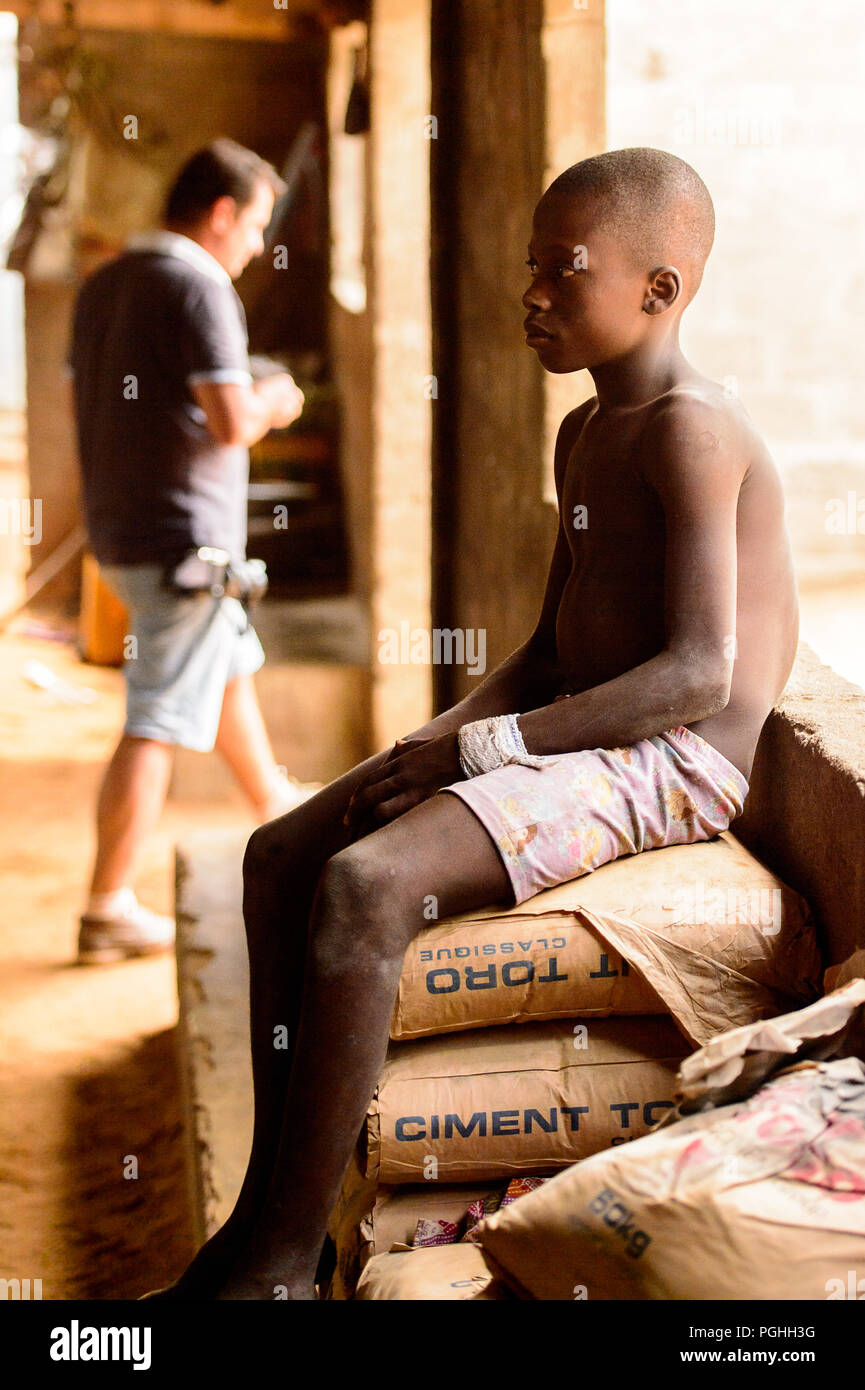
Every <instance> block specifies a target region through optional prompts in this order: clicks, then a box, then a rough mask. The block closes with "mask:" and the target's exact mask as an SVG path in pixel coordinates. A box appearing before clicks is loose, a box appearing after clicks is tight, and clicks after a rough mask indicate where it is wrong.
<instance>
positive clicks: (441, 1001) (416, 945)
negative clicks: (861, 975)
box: [391, 832, 821, 1044]
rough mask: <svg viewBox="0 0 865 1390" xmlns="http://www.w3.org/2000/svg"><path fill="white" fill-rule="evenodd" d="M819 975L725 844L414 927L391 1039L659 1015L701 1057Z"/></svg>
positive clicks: (801, 939)
mask: <svg viewBox="0 0 865 1390" xmlns="http://www.w3.org/2000/svg"><path fill="white" fill-rule="evenodd" d="M820 969H821V963H820V959H819V956H818V952H817V944H816V938H815V932H814V924H813V921H812V919H811V916H810V913H809V911H808V908H807V905H806V904H805V902H804V901H803V899H802V898H801V897H799V895H798V894H797V893H795V892H793V890H792V889H790V888H788V887H786V886H785V885H784V884H783V883H782V882H781V880H780V879H778V878H776V876H775V875H774V874H772V873H771V872H770V871H769V870H768V869H767V868H765V866H764V865H762V864H761V863H760V861H759V860H758V859H755V858H754V856H753V855H752V854H750V853H749V851H748V850H746V849H745V847H744V845H741V844H739V842H738V841H737V840H736V839H735V838H734V837H733V836H732V835H731V834H730V833H729V832H725V833H724V834H722V835H719V836H717V837H716V838H715V839H712V840H707V841H699V842H697V843H695V844H690V845H672V846H669V847H668V848H666V849H658V850H648V851H646V852H644V853H642V854H638V855H627V856H625V857H624V858H621V859H616V860H614V861H613V862H612V863H609V864H604V865H602V867H601V868H600V869H596V870H595V871H594V872H593V873H590V874H586V875H584V876H583V877H582V878H579V879H575V880H573V881H572V882H571V883H566V884H561V885H560V886H559V887H557V888H551V889H548V890H546V891H545V892H543V893H539V894H538V895H537V896H536V897H534V898H530V899H529V900H528V902H525V903H522V904H520V906H519V907H515V908H510V909H502V908H498V909H496V908H487V909H482V910H480V911H476V912H472V913H464V914H462V915H461V916H459V917H451V918H448V919H447V920H446V921H442V922H439V923H436V924H435V925H433V926H430V927H427V928H424V930H423V931H422V932H421V933H420V934H419V935H418V936H417V937H416V938H415V940H414V941H413V942H412V944H411V945H410V946H409V948H408V950H407V952H406V956H405V963H404V965H403V972H402V978H401V980H400V986H399V993H398V996H397V1000H396V1005H395V1008H394V1014H393V1019H392V1022H391V1037H392V1038H394V1039H406V1038H415V1037H421V1036H427V1035H429V1034H435V1033H447V1032H452V1031H456V1030H461V1029H468V1028H481V1027H488V1026H489V1025H491V1024H500V1023H513V1022H520V1021H523V1020H526V1019H530V1018H531V1019H548V1018H574V1017H577V1016H579V1017H584V1016H599V1015H600V1016H603V1015H609V1014H652V1013H661V1012H668V1011H669V1012H670V1013H672V1014H673V1016H674V1018H676V1019H677V1021H678V1023H679V1025H680V1027H681V1028H682V1030H683V1032H684V1033H685V1034H686V1036H687V1037H688V1038H689V1039H690V1040H691V1041H692V1042H694V1043H698V1044H699V1043H703V1042H706V1041H707V1040H708V1039H709V1038H710V1037H712V1036H713V1035H714V1034H716V1033H719V1032H724V1031H725V1030H727V1029H729V1028H732V1027H736V1026H739V1025H742V1024H746V1023H751V1022H753V1021H754V1019H758V1018H768V1017H771V1016H773V1015H775V1014H778V1013H782V1012H784V1011H785V1010H786V1009H790V1008H792V1007H795V1006H796V1005H797V1004H801V1003H808V1002H810V1001H811V1000H812V999H813V998H815V996H816V995H817V993H818V987H819V980H820Z"/></svg>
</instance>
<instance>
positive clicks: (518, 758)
mask: <svg viewBox="0 0 865 1390" xmlns="http://www.w3.org/2000/svg"><path fill="white" fill-rule="evenodd" d="M457 741H458V743H459V750H460V767H461V768H462V770H463V772H464V773H465V775H466V777H479V776H480V775H481V773H484V772H492V771H494V769H495V768H497V767H505V766H506V765H507V764H508V763H520V764H521V765H522V766H523V767H535V768H538V769H540V768H543V767H545V766H546V764H545V763H544V760H543V758H541V757H533V756H532V755H531V753H529V752H528V751H527V749H526V745H525V743H524V742H523V736H522V734H521V733H520V729H519V725H518V724H517V716H516V715H515V714H496V715H493V716H492V718H490V719H476V720H475V721H474V723H472V724H463V726H462V728H461V729H460V730H459V733H458V734H457Z"/></svg>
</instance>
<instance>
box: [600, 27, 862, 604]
mask: <svg viewBox="0 0 865 1390" xmlns="http://www.w3.org/2000/svg"><path fill="white" fill-rule="evenodd" d="M607 37H608V52H609V63H608V83H607V120H608V130H607V147H608V148H610V149H615V148H619V147H621V146H626V145H654V146H657V147H660V148H662V149H667V150H670V151H672V152H673V153H674V154H678V155H680V156H681V157H682V158H683V159H686V160H688V161H689V162H690V163H691V164H693V165H694V167H695V168H696V169H697V170H698V172H699V173H700V174H701V175H702V177H703V178H704V179H705V180H706V183H707V184H708V187H709V189H710V191H711V193H712V196H713V198H714V200H715V205H716V210H717V216H718V230H717V237H716V242H715V248H714V250H713V252H712V255H711V257H710V259H709V263H708V267H707V270H706V275H705V278H704V281H703V285H702V287H701V289H700V293H699V295H698V297H697V299H696V300H695V302H694V303H693V304H692V305H691V306H690V307H689V309H688V311H687V313H686V315H685V318H684V320H683V344H684V347H685V351H686V352H687V353H688V354H689V356H690V357H691V358H692V360H693V361H694V363H695V365H696V366H697V367H698V368H700V369H701V370H702V371H705V372H707V373H708V374H709V375H710V376H713V377H715V378H716V379H718V380H722V381H723V380H725V379H728V380H729V383H730V386H731V388H732V389H736V390H738V392H739V394H740V396H741V398H742V400H743V402H744V404H745V406H746V408H747V410H748V411H749V413H750V414H751V416H752V417H753V419H754V421H755V422H756V424H757V425H758V427H759V428H760V429H761V430H762V431H763V432H764V434H765V435H766V437H767V440H768V442H769V444H770V447H771V449H772V451H773V454H774V456H775V458H776V459H777V460H778V463H779V465H780V466H781V468H782V470H783V472H784V476H785V482H786V484H787V492H788V497H789V517H790V526H791V532H792V536H793V540H794V545H795V549H796V558H797V566H798V570H799V574H800V578H801V579H802V581H803V582H805V583H808V582H811V581H813V582H822V581H824V580H825V581H826V582H834V581H835V580H836V579H838V578H841V577H850V576H853V575H855V574H856V573H857V572H858V573H859V574H861V572H862V568H863V561H865V515H863V517H862V521H861V530H860V532H859V533H854V534H846V535H845V534H842V535H833V534H831V533H827V530H826V524H825V523H826V503H827V502H828V501H831V499H832V498H846V494H847V491H848V490H849V489H854V490H856V491H857V495H858V498H859V499H861V500H862V503H863V512H865V395H863V392H862V387H861V383H862V372H863V366H865V351H863V348H862V321H863V317H865V276H863V274H862V265H861V259H862V246H863V244H865V202H863V198H862V186H863V177H865V155H863V149H865V89H863V86H862V70H863V64H865V28H863V25H862V15H861V9H860V7H859V6H858V5H857V4H855V3H854V0H827V2H826V3H825V4H822V5H819V6H815V5H813V4H811V3H810V0H789V3H787V4H785V5H783V6H782V7H779V6H777V5H773V4H768V3H766V0H762V3H761V2H760V0H757V3H756V4H755V3H754V0H729V3H727V4H725V5H724V6H723V7H721V8H717V7H707V6H706V4H705V3H704V0H658V3H656V4H654V5H652V6H651V9H650V10H647V8H646V6H645V4H643V3H641V2H640V0H607ZM859 611H860V617H861V618H865V598H863V600H862V607H860V610H859Z"/></svg>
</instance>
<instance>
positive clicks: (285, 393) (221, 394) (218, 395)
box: [190, 372, 303, 446]
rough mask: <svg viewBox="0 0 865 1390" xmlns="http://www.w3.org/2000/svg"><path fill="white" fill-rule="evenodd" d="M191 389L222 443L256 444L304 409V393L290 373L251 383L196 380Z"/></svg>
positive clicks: (215, 434) (212, 430)
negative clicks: (269, 431)
mask: <svg viewBox="0 0 865 1390" xmlns="http://www.w3.org/2000/svg"><path fill="white" fill-rule="evenodd" d="M190 390H191V391H192V394H193V395H194V397H195V399H196V401H197V402H198V404H199V406H200V407H201V409H202V410H203V411H204V414H205V416H206V418H207V428H208V429H209V431H210V433H211V434H212V435H213V437H214V439H216V440H218V441H219V443H220V444H229V445H238V444H242V445H244V446H248V445H250V444H255V443H257V442H258V440H259V439H262V438H263V437H264V435H266V434H267V432H268V430H271V429H283V428H284V427H285V426H286V425H290V424H291V422H292V421H293V420H296V419H297V417H298V416H299V415H300V413H301V411H302V409H303V392H302V391H301V390H300V389H299V387H298V386H296V385H295V383H294V381H293V380H292V378H291V377H290V376H289V375H288V373H287V372H278V373H275V374H274V375H273V376H268V377H264V378H263V379H262V380H261V381H257V382H254V383H252V384H251V385H246V384H243V385H242V384H240V383H239V382H235V381H202V380H196V381H193V382H191V383H190Z"/></svg>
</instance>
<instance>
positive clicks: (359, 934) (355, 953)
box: [313, 840, 416, 965]
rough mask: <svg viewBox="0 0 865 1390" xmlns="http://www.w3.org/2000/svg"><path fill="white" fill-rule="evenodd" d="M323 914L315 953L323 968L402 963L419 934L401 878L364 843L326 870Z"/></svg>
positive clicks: (331, 862)
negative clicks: (337, 963) (334, 963)
mask: <svg viewBox="0 0 865 1390" xmlns="http://www.w3.org/2000/svg"><path fill="white" fill-rule="evenodd" d="M319 908H320V911H319V913H318V920H317V924H316V931H315V938H316V939H315V941H314V943H313V947H314V950H315V952H316V955H317V957H318V958H319V960H320V961H321V963H322V964H329V963H332V960H333V961H336V960H340V961H341V962H343V963H344V964H345V965H348V964H349V962H350V961H355V962H356V960H357V958H359V957H362V958H363V959H364V961H365V962H367V963H368V964H370V965H373V964H375V962H376V961H380V962H382V963H385V962H387V961H390V960H400V961H401V960H402V956H403V955H404V953H405V949H406V947H407V945H408V943H409V941H410V940H411V937H412V935H413V934H414V931H413V930H412V929H411V926H410V919H411V917H412V914H411V912H410V909H409V905H408V904H407V903H406V902H405V896H404V892H403V889H402V886H401V883H400V875H399V874H398V873H397V870H396V869H395V868H394V866H393V864H392V863H388V862H386V861H385V860H384V858H383V857H382V855H381V853H380V852H377V851H376V850H375V849H374V848H373V847H370V846H368V845H367V844H366V843H365V842H364V841H362V840H361V841H358V843H357V844H355V845H349V846H348V848H347V849H344V850H341V851H340V852H339V853H338V854H335V855H334V856H333V858H332V859H329V860H328V861H327V863H326V864H325V866H324V871H323V873H322V875H321V879H320V882H319ZM415 929H416V928H415Z"/></svg>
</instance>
